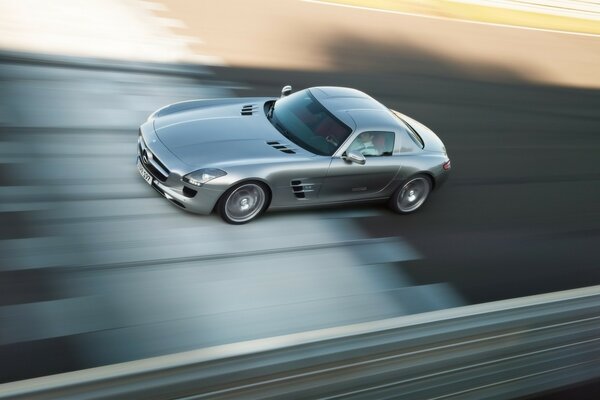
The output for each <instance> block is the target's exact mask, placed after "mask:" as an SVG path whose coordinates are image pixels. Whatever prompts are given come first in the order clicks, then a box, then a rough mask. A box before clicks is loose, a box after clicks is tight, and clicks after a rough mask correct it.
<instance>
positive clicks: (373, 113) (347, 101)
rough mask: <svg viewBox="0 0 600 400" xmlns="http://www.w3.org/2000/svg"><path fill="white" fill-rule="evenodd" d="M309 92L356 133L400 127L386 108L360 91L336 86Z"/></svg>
mask: <svg viewBox="0 0 600 400" xmlns="http://www.w3.org/2000/svg"><path fill="white" fill-rule="evenodd" d="M309 90H310V92H311V93H312V95H313V96H315V98H316V99H317V100H318V101H319V102H320V103H321V104H322V105H323V106H324V107H325V108H327V110H329V112H331V113H332V114H333V115H335V116H336V117H337V118H338V119H340V120H341V121H342V122H344V123H345V124H346V125H348V126H350V127H353V130H355V131H364V130H371V129H372V130H386V129H395V128H397V127H398V126H399V125H400V123H399V121H398V120H397V118H396V117H394V116H393V115H392V113H391V111H390V110H389V109H388V108H387V107H386V106H384V105H383V104H381V103H380V102H378V101H377V100H375V99H374V98H372V97H371V96H369V95H368V94H366V93H364V92H361V91H360V90H357V89H352V88H346V87H334V86H319V87H313V88H310V89H309Z"/></svg>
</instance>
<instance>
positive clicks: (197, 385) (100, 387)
mask: <svg viewBox="0 0 600 400" xmlns="http://www.w3.org/2000/svg"><path fill="white" fill-rule="evenodd" d="M598 376H600V286H594V287H589V288H583V289H575V290H570V291H564V292H556V293H550V294H544V295H538V296H531V297H525V298H519V299H512V300H505V301H499V302H494V303H487V304H480V305H474V306H467V307H460V308H455V309H448V310H441V311H434V312H429V313H424V314H417V315H411V316H405V317H399V318H394V319H388V320H382V321H376V322H369V323H363V324H357V325H351V326H345V327H336V328H330V329H324V330H319V331H312V332H304V333H299V334H293V335H286V336H280V337H274V338H269V339H260V340H253V341H248V342H242V343H234V344H229V345H223V346H217V347H211V348H206V349H201V350H197V351H191V352H187V353H180V354H173V355H168V356H163V357H156V358H152V359H146V360H139V361H134V362H128V363H123V364H117V365H111V366H106V367H99V368H94V369H89V370H83V371H78V372H73V373H67V374H61V375H55V376H48V377H43V378H36V379H30V380H26V381H19V382H13V383H9V384H5V385H0V399H8V398H10V399H29V400H33V399H48V398H57V399H116V398H143V399H164V398H169V399H171V398H187V399H204V398H219V399H228V398H235V399H240V398H262V399H264V398H317V397H318V398H327V399H334V398H338V397H342V396H350V397H352V398H386V397H388V396H394V397H401V398H406V399H413V398H434V399H443V398H460V399H470V398H472V399H486V398H494V399H510V398H514V397H517V396H523V395H527V394H531V393H536V392H540V391H544V390H549V389H553V388H557V387H561V386H564V385H568V384H573V383H577V382H583V381H586V380H589V379H593V378H597V377H598Z"/></svg>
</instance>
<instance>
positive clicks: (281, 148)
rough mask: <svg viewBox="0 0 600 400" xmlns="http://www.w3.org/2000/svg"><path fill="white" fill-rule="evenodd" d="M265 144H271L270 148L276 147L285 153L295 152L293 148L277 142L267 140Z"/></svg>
mask: <svg viewBox="0 0 600 400" xmlns="http://www.w3.org/2000/svg"><path fill="white" fill-rule="evenodd" d="M267 144H268V145H269V146H271V147H272V148H274V149H277V150H279V151H283V152H284V153H286V154H296V152H295V151H294V150H293V149H290V148H289V147H287V146H286V145H285V144H281V143H279V142H267Z"/></svg>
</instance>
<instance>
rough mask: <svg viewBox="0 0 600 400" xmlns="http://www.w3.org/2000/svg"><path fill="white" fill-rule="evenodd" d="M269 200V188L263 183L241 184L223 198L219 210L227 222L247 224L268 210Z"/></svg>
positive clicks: (220, 200) (228, 191)
mask: <svg viewBox="0 0 600 400" xmlns="http://www.w3.org/2000/svg"><path fill="white" fill-rule="evenodd" d="M267 200H268V192H267V188H266V187H265V185H263V184H262V183H258V182H245V183H240V184H239V185H236V186H234V187H232V188H231V189H229V190H227V192H225V194H223V196H221V198H220V199H219V203H218V210H219V214H220V215H221V218H223V220H224V221H225V222H227V223H230V224H234V225H239V224H245V223H247V222H250V221H252V220H253V219H254V218H256V217H258V216H259V215H260V214H262V212H263V211H264V210H265V209H266V208H267Z"/></svg>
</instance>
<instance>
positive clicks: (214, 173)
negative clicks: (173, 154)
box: [182, 168, 227, 186]
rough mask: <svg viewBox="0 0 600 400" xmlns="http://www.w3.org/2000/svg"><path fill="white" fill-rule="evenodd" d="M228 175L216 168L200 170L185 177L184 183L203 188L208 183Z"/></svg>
mask: <svg viewBox="0 0 600 400" xmlns="http://www.w3.org/2000/svg"><path fill="white" fill-rule="evenodd" d="M225 175H227V172H225V171H221V170H220V169H216V168H205V169H199V170H198V171H194V172H191V173H189V174H187V175H185V176H184V177H183V178H182V179H183V181H184V182H187V183H190V184H192V185H194V186H202V185H204V184H205V183H206V182H209V181H212V180H213V179H216V178H219V177H221V176H225Z"/></svg>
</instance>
